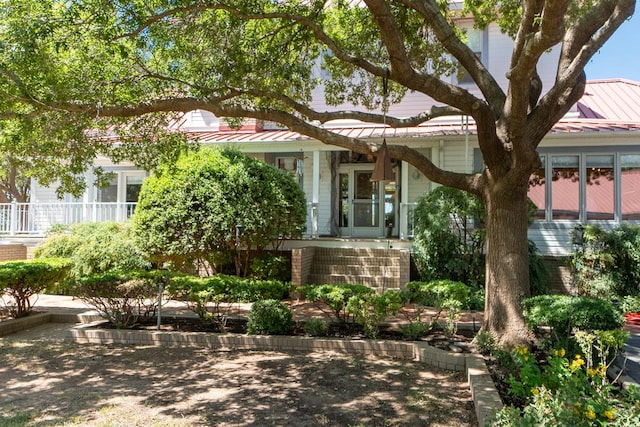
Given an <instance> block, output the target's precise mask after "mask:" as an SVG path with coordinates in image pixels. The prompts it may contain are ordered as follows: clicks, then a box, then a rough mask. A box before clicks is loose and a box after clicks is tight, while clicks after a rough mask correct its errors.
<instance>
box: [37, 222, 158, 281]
mask: <svg viewBox="0 0 640 427" xmlns="http://www.w3.org/2000/svg"><path fill="white" fill-rule="evenodd" d="M35 256H36V258H50V257H59V258H68V259H70V260H72V261H73V269H72V270H71V272H72V273H73V275H74V276H75V277H81V276H87V275H91V274H95V273H104V272H108V271H137V270H148V269H149V268H151V264H150V263H149V262H148V261H146V260H145V259H144V258H143V256H142V253H141V252H140V250H139V249H138V247H137V246H136V244H135V242H134V238H133V229H132V227H131V224H130V223H116V222H100V223H82V224H75V225H71V226H64V227H63V226H58V227H56V228H55V231H54V232H52V233H51V234H49V237H47V240H45V242H44V243H43V244H42V245H40V246H38V247H37V248H36V250H35ZM66 291H67V290H65V289H59V292H60V293H68V292H66Z"/></svg>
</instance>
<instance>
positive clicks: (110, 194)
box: [98, 176, 118, 203]
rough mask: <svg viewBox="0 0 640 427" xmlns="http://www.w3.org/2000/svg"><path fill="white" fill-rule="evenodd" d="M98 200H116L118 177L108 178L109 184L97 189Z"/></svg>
mask: <svg viewBox="0 0 640 427" xmlns="http://www.w3.org/2000/svg"><path fill="white" fill-rule="evenodd" d="M98 201H99V202H102V203H115V202H117V201H118V177H117V176H113V177H112V178H111V179H109V185H107V186H106V187H101V188H100V189H99V190H98Z"/></svg>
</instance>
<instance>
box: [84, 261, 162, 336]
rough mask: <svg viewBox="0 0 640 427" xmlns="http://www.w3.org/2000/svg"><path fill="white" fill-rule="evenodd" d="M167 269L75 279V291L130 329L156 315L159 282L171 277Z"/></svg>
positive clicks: (105, 315) (88, 302)
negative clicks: (144, 319)
mask: <svg viewBox="0 0 640 427" xmlns="http://www.w3.org/2000/svg"><path fill="white" fill-rule="evenodd" d="M170 274H171V273H169V272H166V271H154V272H148V271H135V272H126V273H124V272H123V273H100V274H93V275H90V276H85V277H81V278H79V279H76V281H75V284H74V294H75V295H76V296H78V297H79V298H80V299H82V300H83V301H84V302H85V303H87V304H88V305H90V306H92V307H93V308H95V309H96V310H97V311H98V312H99V313H101V314H102V315H103V316H104V317H106V318H107V319H108V320H109V321H110V322H111V323H113V324H114V325H115V326H116V327H117V328H130V327H132V326H134V325H135V324H136V323H137V322H138V321H139V320H140V319H142V318H150V317H153V316H155V314H156V313H157V310H158V306H159V304H160V303H161V301H159V298H158V296H159V291H160V285H161V284H162V285H163V286H166V284H167V283H168V282H169V280H170Z"/></svg>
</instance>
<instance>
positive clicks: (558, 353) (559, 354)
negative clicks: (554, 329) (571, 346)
mask: <svg viewBox="0 0 640 427" xmlns="http://www.w3.org/2000/svg"><path fill="white" fill-rule="evenodd" d="M565 354H566V353H565V351H564V348H561V349H560V350H554V351H553V355H554V356H555V357H564V355H565Z"/></svg>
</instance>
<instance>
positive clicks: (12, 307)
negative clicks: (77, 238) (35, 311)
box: [0, 258, 72, 318]
mask: <svg viewBox="0 0 640 427" xmlns="http://www.w3.org/2000/svg"><path fill="white" fill-rule="evenodd" d="M71 266H72V264H71V262H70V261H69V260H66V259H62V258H49V259H46V258H40V259H33V260H27V261H7V262H2V263H0V296H2V294H5V295H6V296H7V297H8V299H9V301H7V302H6V303H5V307H6V309H7V311H8V313H9V315H10V316H11V317H14V318H19V317H24V316H28V315H29V313H30V312H31V310H32V305H31V297H32V296H34V295H36V294H38V293H41V292H43V291H45V290H49V289H52V288H53V287H55V286H56V284H58V283H60V282H63V281H64V280H65V278H66V277H67V274H68V273H69V270H70V268H71Z"/></svg>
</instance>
